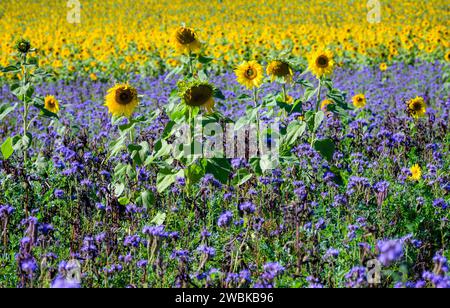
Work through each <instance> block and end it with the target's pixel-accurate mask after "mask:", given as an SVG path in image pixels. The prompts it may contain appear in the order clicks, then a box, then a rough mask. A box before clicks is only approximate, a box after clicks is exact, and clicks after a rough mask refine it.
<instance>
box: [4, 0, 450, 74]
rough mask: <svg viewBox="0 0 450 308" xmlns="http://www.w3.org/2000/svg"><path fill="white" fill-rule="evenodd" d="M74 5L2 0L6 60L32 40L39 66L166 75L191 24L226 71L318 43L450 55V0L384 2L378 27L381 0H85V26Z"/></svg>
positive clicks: (379, 55)
mask: <svg viewBox="0 0 450 308" xmlns="http://www.w3.org/2000/svg"><path fill="white" fill-rule="evenodd" d="M76 2H77V1H68V2H66V1H56V0H50V1H44V0H36V1H33V2H29V1H20V2H18V1H14V0H3V1H1V3H0V29H2V31H1V33H0V42H1V46H0V65H2V66H6V65H8V64H9V59H10V58H11V54H12V53H13V52H14V42H15V41H16V40H17V39H18V38H20V37H25V38H27V39H29V40H30V41H32V42H33V46H35V47H37V48H38V52H39V64H40V66H43V67H51V68H52V69H53V70H54V71H55V72H57V73H60V74H64V73H72V72H75V71H83V72H85V73H87V74H90V75H91V78H92V79H96V78H99V75H101V74H108V73H110V72H111V71H116V72H120V71H130V70H131V71H138V72H140V73H148V74H158V73H161V72H162V71H164V70H166V69H167V68H170V67H175V66H177V65H178V62H177V61H178V60H177V59H178V57H177V54H176V52H175V51H174V49H173V46H172V45H171V36H172V34H173V31H174V30H175V29H176V28H177V27H178V26H180V25H181V24H183V23H185V24H186V25H188V26H190V27H192V28H194V29H195V30H196V32H197V33H198V35H199V38H200V40H201V41H202V42H204V44H203V53H204V54H206V55H208V56H211V57H213V58H214V59H215V60H214V61H215V64H217V67H222V68H223V67H233V66H235V65H236V64H237V63H239V62H240V61H242V60H248V59H257V60H262V61H264V60H267V59H269V58H271V57H276V56H278V54H280V53H285V54H288V55H289V56H294V57H302V56H303V55H305V54H306V53H309V52H310V51H311V50H313V49H316V48H318V47H327V48H330V49H331V50H332V51H334V53H335V54H336V55H337V56H338V58H339V62H340V63H341V64H346V63H364V64H377V65H378V64H379V63H390V62H392V61H395V60H403V61H405V60H406V61H412V60H414V59H416V58H422V59H426V60H431V61H432V60H449V58H450V54H449V50H450V43H449V42H450V40H449V32H448V27H447V24H448V21H449V19H448V18H449V16H448V9H449V5H448V2H447V1H445V0H431V1H399V0H393V1H389V2H387V1H380V2H379V5H380V7H379V8H380V10H379V13H380V15H379V17H380V23H371V22H370V20H371V17H370V16H371V15H370V14H371V12H373V11H374V10H375V12H376V6H372V5H369V7H368V3H369V4H372V3H375V5H376V3H377V1H350V0H347V1H344V0H337V1H336V0H333V1H331V0H325V1H317V0H314V1H298V0H295V1H280V0H268V1H258V0H243V1H234V0H214V1H187V0H175V1H169V0H159V1H155V0H137V1H136V0H115V1H93V0H81V1H78V2H79V3H80V4H81V11H80V13H81V14H80V20H79V21H80V23H71V22H69V21H70V20H68V19H67V16H68V14H71V11H72V10H73V8H74V6H73V4H74V3H76ZM68 3H69V7H68ZM369 15H370V16H369Z"/></svg>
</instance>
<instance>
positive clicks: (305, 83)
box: [296, 79, 314, 88]
mask: <svg viewBox="0 0 450 308" xmlns="http://www.w3.org/2000/svg"><path fill="white" fill-rule="evenodd" d="M296 83H297V84H301V85H302V86H304V87H305V88H314V85H313V84H312V83H311V82H310V81H308V80H305V79H300V80H297V81H296Z"/></svg>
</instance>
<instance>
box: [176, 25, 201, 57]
mask: <svg viewBox="0 0 450 308" xmlns="http://www.w3.org/2000/svg"><path fill="white" fill-rule="evenodd" d="M173 44H174V46H175V49H176V50H177V51H179V52H187V53H190V52H195V51H197V50H199V49H200V47H201V43H200V41H199V40H198V38H197V34H196V33H195V31H194V30H193V29H191V28H186V27H180V28H178V29H177V30H176V31H175V33H174V34H173Z"/></svg>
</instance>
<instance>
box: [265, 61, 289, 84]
mask: <svg viewBox="0 0 450 308" xmlns="http://www.w3.org/2000/svg"><path fill="white" fill-rule="evenodd" d="M267 75H269V76H270V77H272V81H274V80H275V79H276V78H279V79H282V80H284V82H287V83H291V82H292V76H293V75H294V73H293V72H292V69H291V67H290V65H289V64H288V63H286V62H285V61H282V60H274V61H272V62H270V63H269V65H268V66H267Z"/></svg>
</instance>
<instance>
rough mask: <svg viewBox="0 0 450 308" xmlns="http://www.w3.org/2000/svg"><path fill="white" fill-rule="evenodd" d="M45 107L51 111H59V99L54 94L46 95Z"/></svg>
mask: <svg viewBox="0 0 450 308" xmlns="http://www.w3.org/2000/svg"><path fill="white" fill-rule="evenodd" d="M44 108H45V109H46V110H48V111H50V112H53V113H58V111H59V103H58V100H57V99H56V98H55V97H54V96H52V95H48V96H46V97H45V99H44Z"/></svg>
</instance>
